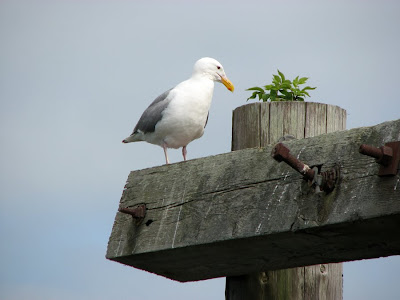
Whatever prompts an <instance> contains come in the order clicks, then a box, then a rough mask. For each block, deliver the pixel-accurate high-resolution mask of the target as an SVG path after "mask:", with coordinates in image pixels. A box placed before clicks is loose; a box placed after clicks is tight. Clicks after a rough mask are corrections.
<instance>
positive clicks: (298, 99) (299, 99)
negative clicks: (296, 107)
mask: <svg viewBox="0 0 400 300" xmlns="http://www.w3.org/2000/svg"><path fill="white" fill-rule="evenodd" d="M296 100H297V101H304V98H301V97H297V99H296Z"/></svg>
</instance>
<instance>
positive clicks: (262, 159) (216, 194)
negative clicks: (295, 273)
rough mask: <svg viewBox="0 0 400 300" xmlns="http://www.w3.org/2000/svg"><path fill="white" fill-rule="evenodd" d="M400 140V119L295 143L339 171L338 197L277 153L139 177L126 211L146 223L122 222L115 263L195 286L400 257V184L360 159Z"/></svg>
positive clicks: (124, 218) (123, 218)
mask: <svg viewBox="0 0 400 300" xmlns="http://www.w3.org/2000/svg"><path fill="white" fill-rule="evenodd" d="M398 140H400V120H397V121H392V122H385V123H382V124H380V125H377V126H373V127H365V128H357V129H352V130H348V131H341V132H335V133H331V134H324V135H321V136H318V137H314V138H307V139H302V140H297V141H290V142H286V143H285V144H286V145H287V146H288V147H289V148H290V150H291V153H292V154H293V155H295V156H296V157H298V158H299V159H300V160H302V161H303V162H304V163H306V164H308V165H310V166H320V167H321V170H322V171H325V170H327V169H329V168H331V167H334V166H336V167H339V169H340V178H339V181H338V183H337V185H336V188H335V189H334V190H333V191H332V192H331V193H329V194H325V193H319V194H316V193H315V192H314V190H313V189H312V188H311V187H310V186H309V185H308V183H307V182H306V181H304V180H303V179H302V177H301V176H300V175H299V174H298V173H296V172H295V171H294V170H292V169H291V168H290V167H289V166H287V165H286V164H285V163H277V162H276V161H274V160H273V159H272V158H271V155H270V153H271V151H272V148H273V146H271V147H266V148H253V149H246V150H239V151H234V152H230V153H226V154H221V155H217V156H211V157H206V158H202V159H196V160H191V161H187V162H182V163H177V164H172V165H166V166H161V167H155V168H151V169H145V170H139V171H133V172H131V174H130V175H129V178H128V181H127V183H126V186H125V190H124V192H123V195H122V198H121V202H120V207H131V208H133V207H135V206H137V205H139V204H145V205H146V207H147V214H146V217H145V219H144V220H143V221H142V222H141V223H140V224H137V221H135V220H134V219H133V218H132V217H131V216H129V215H125V214H122V213H117V215H116V218H115V223H114V227H113V230H112V233H111V236H110V240H109V244H108V249H107V258H108V259H111V260H114V261H118V262H121V263H124V264H127V265H131V266H134V267H136V268H139V269H143V270H147V271H149V272H153V273H156V274H159V275H162V276H165V277H168V278H171V279H174V280H178V281H193V280H202V279H209V278H215V277H221V276H234V275H241V274H246V273H251V272H259V271H265V270H276V269H283V268H293V267H298V266H306V265H312V264H319V263H330V262H342V261H348V260H356V259H363V258H374V257H380V256H388V255H395V254H400V177H399V176H398V175H397V176H392V177H379V176H377V173H378V170H379V165H378V164H377V163H375V159H373V158H370V157H367V156H363V155H361V154H359V153H358V148H359V146H360V145H361V144H370V145H374V146H382V145H383V144H384V143H386V142H390V141H398Z"/></svg>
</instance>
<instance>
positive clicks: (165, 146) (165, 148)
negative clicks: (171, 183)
mask: <svg viewBox="0 0 400 300" xmlns="http://www.w3.org/2000/svg"><path fill="white" fill-rule="evenodd" d="M162 147H163V149H164V155H165V162H166V164H167V165H168V164H169V159H168V154H167V144H166V143H164V144H163V145H162Z"/></svg>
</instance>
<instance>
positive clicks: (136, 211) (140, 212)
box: [118, 204, 146, 220]
mask: <svg viewBox="0 0 400 300" xmlns="http://www.w3.org/2000/svg"><path fill="white" fill-rule="evenodd" d="M118 211H119V212H121V213H123V214H128V215H131V216H132V217H133V218H134V219H137V220H143V219H144V217H145V216H146V205H145V204H141V205H138V206H137V207H135V208H128V207H120V208H119V209H118Z"/></svg>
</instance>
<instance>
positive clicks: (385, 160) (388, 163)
mask: <svg viewBox="0 0 400 300" xmlns="http://www.w3.org/2000/svg"><path fill="white" fill-rule="evenodd" d="M359 152H360V153H361V154H364V155H368V156H371V157H374V158H375V159H376V162H377V163H378V164H380V165H381V167H380V168H379V172H378V176H394V175H396V174H397V173H398V172H399V167H400V165H399V162H400V141H397V142H390V143H386V144H385V145H384V146H382V147H379V148H377V147H374V146H370V145H366V144H362V145H361V146H360V149H359Z"/></svg>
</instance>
